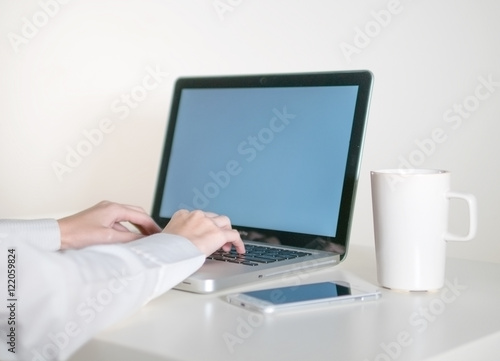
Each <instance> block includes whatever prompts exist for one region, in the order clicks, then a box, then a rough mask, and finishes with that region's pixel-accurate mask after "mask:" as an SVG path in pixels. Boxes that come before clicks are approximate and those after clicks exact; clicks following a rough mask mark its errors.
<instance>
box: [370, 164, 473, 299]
mask: <svg viewBox="0 0 500 361" xmlns="http://www.w3.org/2000/svg"><path fill="white" fill-rule="evenodd" d="M371 188H372V206H373V222H374V231H375V251H376V258H377V277H378V282H379V283H380V285H381V286H383V287H386V288H390V289H397V290H405V291H430V290H436V289H439V288H441V287H442V286H443V284H444V279H445V263H446V241H469V240H471V239H473V238H474V237H475V235H476V229H477V207H476V198H475V197H474V196H473V195H471V194H466V193H459V192H452V191H450V172H448V171H444V170H431V169H389V170H379V171H372V172H371ZM450 198H458V199H462V200H464V201H465V202H467V204H468V208H469V232H468V234H466V235H463V236H460V235H454V234H451V233H449V232H448V230H447V228H448V207H449V199H450Z"/></svg>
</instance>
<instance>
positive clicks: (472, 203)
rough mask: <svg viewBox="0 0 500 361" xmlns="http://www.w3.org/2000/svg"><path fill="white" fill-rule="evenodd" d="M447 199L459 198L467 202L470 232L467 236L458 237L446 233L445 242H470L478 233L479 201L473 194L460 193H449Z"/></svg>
mask: <svg viewBox="0 0 500 361" xmlns="http://www.w3.org/2000/svg"><path fill="white" fill-rule="evenodd" d="M446 197H447V198H448V199H451V198H458V199H462V200H464V201H466V202H467V205H468V206H469V232H468V233H467V234H466V235H465V236H457V235H455V234H452V233H450V232H446V235H445V240H447V241H470V240H471V239H473V238H474V237H475V236H476V233H477V201H476V197H474V196H473V195H472V194H467V193H459V192H447V193H446Z"/></svg>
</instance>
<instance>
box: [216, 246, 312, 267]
mask: <svg viewBox="0 0 500 361" xmlns="http://www.w3.org/2000/svg"><path fill="white" fill-rule="evenodd" d="M245 250H246V253H245V254H239V253H238V252H236V250H235V249H234V248H233V249H231V251H230V252H224V251H223V250H222V249H220V250H218V251H216V252H214V253H212V254H211V255H210V256H208V257H207V259H213V260H216V261H223V262H231V263H238V264H243V265H246V266H257V265H259V264H262V263H272V262H279V261H285V260H288V259H294V258H298V257H304V256H308V255H311V253H307V252H301V251H295V250H289V249H281V248H274V247H266V246H258V245H248V244H246V245H245Z"/></svg>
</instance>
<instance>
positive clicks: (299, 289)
mask: <svg viewBox="0 0 500 361" xmlns="http://www.w3.org/2000/svg"><path fill="white" fill-rule="evenodd" d="M244 294H245V295H247V296H251V297H255V298H258V299H260V300H262V301H266V302H270V303H272V304H275V305H283V304H287V303H295V302H303V301H311V300H318V299H324V298H334V297H339V296H346V295H350V294H351V289H350V288H349V287H346V286H342V285H339V284H336V283H333V282H320V283H314V284H305V285H298V286H289V287H281V288H274V289H269V290H260V291H251V292H245V293H244Z"/></svg>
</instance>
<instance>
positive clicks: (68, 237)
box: [58, 201, 161, 249]
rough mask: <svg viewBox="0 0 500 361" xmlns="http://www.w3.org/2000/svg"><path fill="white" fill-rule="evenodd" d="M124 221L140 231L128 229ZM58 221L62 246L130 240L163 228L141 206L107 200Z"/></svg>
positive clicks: (157, 231)
mask: <svg viewBox="0 0 500 361" xmlns="http://www.w3.org/2000/svg"><path fill="white" fill-rule="evenodd" d="M121 222H130V223H131V224H133V225H134V226H135V227H136V228H137V229H138V230H139V231H140V233H138V232H134V231H132V230H130V229H128V228H127V227H125V226H124V225H123V224H121ZM58 223H59V229H60V231H61V249H69V248H83V247H87V246H91V245H96V244H108V243H122V242H130V241H134V240H136V239H139V238H142V237H143V236H145V235H150V234H154V233H159V232H161V228H160V227H159V226H158V225H157V224H156V223H155V221H153V219H152V218H151V217H150V216H149V215H148V214H147V213H146V212H145V211H144V210H143V209H142V208H140V207H135V206H128V205H122V204H117V203H113V202H108V201H103V202H100V203H98V204H96V205H95V206H93V207H91V208H89V209H87V210H84V211H82V212H80V213H77V214H75V215H72V216H69V217H66V218H62V219H60V220H58Z"/></svg>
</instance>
